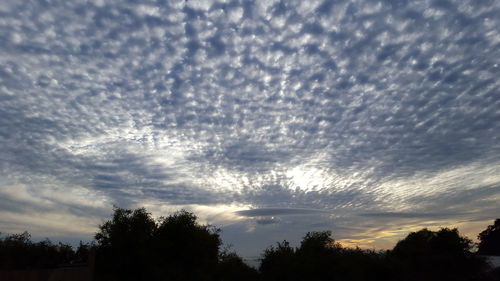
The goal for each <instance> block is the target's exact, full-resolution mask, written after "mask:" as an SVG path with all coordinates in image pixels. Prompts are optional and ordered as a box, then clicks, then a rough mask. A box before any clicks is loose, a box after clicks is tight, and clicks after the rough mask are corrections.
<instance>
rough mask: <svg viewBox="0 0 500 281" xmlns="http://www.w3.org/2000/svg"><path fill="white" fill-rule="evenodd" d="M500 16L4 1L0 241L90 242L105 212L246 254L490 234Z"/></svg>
mask: <svg viewBox="0 0 500 281" xmlns="http://www.w3.org/2000/svg"><path fill="white" fill-rule="evenodd" d="M499 14H500V1H495V0H474V1H473V0H470V1H451V0H450V1H446V0H436V1H431V0H426V1H420V0H416V1H401V0H399V1H393V0H385V1H342V0H340V1H255V2H254V1H213V2H211V1H191V0H189V1H184V0H183V1H161V0H158V1H133V0H129V1H102V0H95V1H78V0H74V1H58V0H54V1H50V0H36V1H14V0H4V1H2V4H0V42H2V43H0V158H1V160H2V161H0V214H1V217H2V219H0V227H1V228H2V229H3V231H7V232H9V231H10V232H15V231H22V230H25V229H27V230H30V231H32V232H34V233H35V234H36V233H38V234H39V235H60V236H64V235H70V234H72V233H90V234H91V233H92V232H93V231H95V228H96V225H97V224H98V223H99V221H100V220H102V218H105V217H106V216H108V215H109V213H110V208H111V206H112V205H113V204H115V205H117V206H123V207H136V206H147V207H148V208H149V209H151V210H152V211H153V212H155V214H156V213H157V214H158V215H161V214H164V213H162V212H165V211H170V210H176V209H179V208H187V209H190V210H194V211H198V212H200V216H201V217H202V219H204V220H206V221H208V222H211V223H215V224H222V225H226V226H227V227H226V228H225V229H226V230H225V232H224V234H223V235H225V236H226V239H227V240H228V241H230V242H231V241H232V242H234V244H241V245H242V246H238V247H241V248H239V250H241V251H243V252H245V251H246V252H247V253H251V254H252V253H253V252H252V249H253V248H255V246H252V245H256V244H255V243H257V242H255V241H253V242H252V241H251V239H250V238H248V237H249V236H248V235H250V234H249V233H251V235H254V237H256V238H255V239H261V241H263V242H259V243H261V244H259V245H258V247H264V246H266V245H268V244H269V243H272V242H273V241H275V240H282V239H283V238H287V237H290V238H289V239H291V240H293V239H298V237H300V235H303V233H304V231H308V230H314V229H332V230H333V232H334V236H335V238H339V239H348V238H349V239H351V240H345V241H346V243H350V242H349V241H351V242H352V243H358V244H360V245H364V246H370V247H372V246H373V247H390V246H391V245H392V243H394V242H395V241H396V240H397V239H398V238H400V237H401V235H402V234H401V233H405V232H406V231H407V229H408V228H405V227H411V226H419V227H420V226H433V225H443V226H446V225H460V223H464V222H469V223H472V224H473V223H474V222H484V221H489V220H492V219H493V218H495V216H498V213H499V211H500V207H498V202H499V201H498V200H500V90H499V89H500V80H499V78H498V77H500V32H499V29H498V26H500V17H498V15H499ZM403 228H404V230H402V229H403ZM284 233H286V235H289V236H287V237H284V236H283V235H284ZM472 233H473V232H472ZM90 234H89V235H90ZM280 235H281V236H280ZM473 235H476V234H473ZM89 237H90V236H89ZM259 237H260V238H259ZM273 239H274V240H273ZM252 243H253V244H252ZM266 243H267V244H266ZM257 244H258V243H257ZM258 247H257V248H258ZM259 250H260V248H259Z"/></svg>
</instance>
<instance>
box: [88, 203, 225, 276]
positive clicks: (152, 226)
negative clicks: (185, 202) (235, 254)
mask: <svg viewBox="0 0 500 281" xmlns="http://www.w3.org/2000/svg"><path fill="white" fill-rule="evenodd" d="M99 229H100V231H99V232H98V233H96V235H95V240H96V243H97V244H96V248H97V257H96V263H97V264H96V265H97V273H98V278H101V279H105V280H108V279H114V280H148V281H149V280H172V281H176V280H185V281H190V280H208V281H209V280H213V278H214V274H215V271H216V266H217V262H218V255H219V246H220V244H221V241H220V238H219V230H218V229H215V228H212V227H210V226H207V225H200V224H198V223H197V222H196V216H195V215H194V214H192V213H189V212H187V211H180V212H177V213H175V214H173V215H170V216H168V217H162V218H160V219H159V220H158V221H155V220H154V219H153V218H152V217H151V214H150V213H148V212H147V211H146V210H145V209H144V208H140V209H136V210H126V209H121V208H115V210H114V214H113V217H112V219H111V220H110V221H107V222H105V223H104V224H103V225H101V226H100V227H99Z"/></svg>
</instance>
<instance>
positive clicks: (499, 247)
mask: <svg viewBox="0 0 500 281" xmlns="http://www.w3.org/2000/svg"><path fill="white" fill-rule="evenodd" d="M478 238H479V240H480V243H479V249H478V253H479V254H482V255H492V256H500V219H496V220H495V222H494V223H493V224H492V225H489V226H488V227H487V228H486V229H485V230H484V231H482V232H481V233H479V235H478Z"/></svg>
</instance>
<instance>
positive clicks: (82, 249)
mask: <svg viewBox="0 0 500 281" xmlns="http://www.w3.org/2000/svg"><path fill="white" fill-rule="evenodd" d="M88 247H89V245H87V244H82V243H81V242H80V246H79V247H78V248H77V250H76V252H75V251H74V250H73V248H72V247H71V246H70V245H68V244H63V243H58V244H53V243H52V242H51V241H50V240H48V239H46V240H44V241H41V242H36V243H35V242H32V241H31V235H30V234H29V233H27V232H24V233H21V234H12V235H7V236H6V237H4V238H0V269H3V270H6V269H27V268H50V267H55V266H58V265H61V264H71V263H73V264H74V263H82V262H86V261H87V258H88Z"/></svg>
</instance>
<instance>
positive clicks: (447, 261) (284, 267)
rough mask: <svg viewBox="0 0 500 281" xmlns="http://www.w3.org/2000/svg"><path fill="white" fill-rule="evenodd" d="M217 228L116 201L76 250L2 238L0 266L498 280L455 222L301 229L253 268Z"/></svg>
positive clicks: (285, 279) (279, 280)
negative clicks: (383, 237) (409, 227)
mask: <svg viewBox="0 0 500 281" xmlns="http://www.w3.org/2000/svg"><path fill="white" fill-rule="evenodd" d="M499 227H500V220H499V219H497V220H496V221H495V223H494V224H493V225H490V226H489V227H488V228H487V229H486V230H485V231H483V232H481V233H480V234H479V239H480V241H481V243H480V244H479V253H480V254H490V253H497V252H495V251H494V249H496V248H495V247H498V244H499V243H498V240H497V238H496V237H497V236H498V233H499ZM219 232H220V231H219V229H217V228H213V227H211V226H209V225H202V224H199V223H198V222H197V218H196V216H195V215H194V214H192V213H189V212H187V211H179V212H177V213H174V214H172V215H170V216H168V217H160V218H159V219H154V218H152V216H151V214H150V213H148V212H147V211H146V210H145V209H144V208H141V209H136V210H127V209H121V208H115V210H114V213H113V215H112V218H111V219H110V220H108V221H106V222H104V223H103V224H102V225H101V226H99V231H98V232H97V233H96V235H95V240H94V242H93V243H92V244H83V243H80V245H79V247H78V248H77V250H76V251H75V250H73V248H72V247H71V246H69V245H66V244H61V243H59V244H57V245H56V244H53V243H52V242H50V241H49V240H45V241H41V242H37V243H35V242H32V241H31V237H30V235H29V234H28V233H26V232H25V233H22V234H14V235H8V236H6V237H4V238H1V239H0V270H11V269H31V268H49V267H56V266H61V265H62V264H68V263H73V264H74V263H81V262H86V261H87V259H88V257H89V254H90V253H95V257H96V259H95V261H96V263H95V266H96V272H95V280H103V281H104V280H109V281H112V280H139V281H140V280H148V281H149V280H152V281H154V280H172V281H176V280H186V281H190V280H193V281H202V280H204V281H211V280H213V281H236V280H238V281H299V280H310V281H323V280H343V281H362V280H385V281H400V280H402V281H424V280H425V281H434V280H436V281H437V280H440V281H446V280H453V281H476V280H477V281H479V280H484V281H500V269H496V270H492V269H491V268H489V266H488V264H487V263H486V262H485V260H483V258H482V256H481V255H478V254H477V253H475V252H474V251H473V249H474V246H475V245H474V243H472V241H471V240H470V239H468V238H466V237H463V236H461V235H460V234H459V232H458V230H457V229H448V228H442V229H440V230H438V231H431V230H428V229H422V230H420V231H417V232H411V233H410V234H408V236H407V237H406V238H404V239H402V240H401V241H399V242H398V243H397V244H396V245H395V247H394V248H393V249H392V250H388V251H370V250H363V249H359V248H346V247H342V246H341V244H339V243H337V242H335V240H334V239H333V238H332V237H331V232H329V231H320V232H308V233H307V234H306V235H305V236H304V237H303V239H302V241H301V243H300V245H299V246H298V247H292V246H291V245H290V244H289V243H288V242H287V241H283V242H278V243H277V244H276V245H275V246H271V247H269V248H267V249H266V250H265V251H264V252H263V254H262V259H261V264H260V267H259V269H258V270H257V269H254V268H252V267H249V266H248V265H247V264H246V263H245V262H244V261H243V259H242V258H241V257H239V256H238V255H237V254H236V253H234V252H229V251H221V250H220V247H221V244H222V242H221V239H220V236H219ZM491 249H493V250H491Z"/></svg>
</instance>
